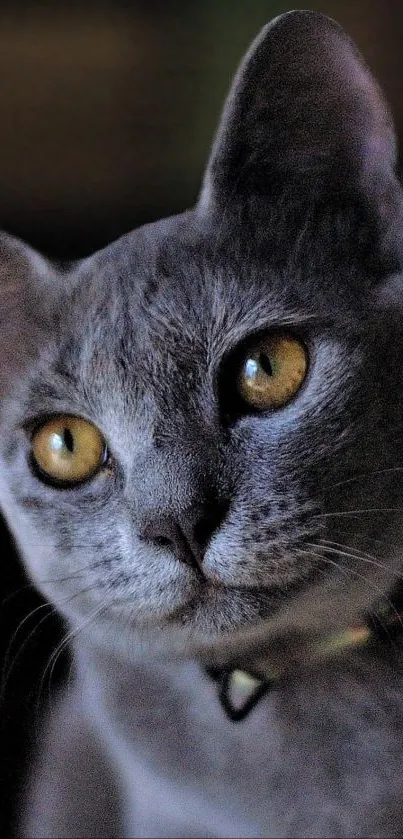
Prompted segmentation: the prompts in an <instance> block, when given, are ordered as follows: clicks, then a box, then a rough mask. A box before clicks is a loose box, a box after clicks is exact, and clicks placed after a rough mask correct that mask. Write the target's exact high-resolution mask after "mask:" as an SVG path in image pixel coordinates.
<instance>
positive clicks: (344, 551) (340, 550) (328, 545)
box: [307, 539, 403, 580]
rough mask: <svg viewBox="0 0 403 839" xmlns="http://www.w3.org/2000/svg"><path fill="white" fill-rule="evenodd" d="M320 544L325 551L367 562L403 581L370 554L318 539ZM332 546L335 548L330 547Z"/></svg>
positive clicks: (402, 576) (399, 575)
mask: <svg viewBox="0 0 403 839" xmlns="http://www.w3.org/2000/svg"><path fill="white" fill-rule="evenodd" d="M320 542H321V543H322V544H323V545H324V546H326V550H329V551H332V552H334V553H339V554H342V555H343V556H347V557H350V558H351V559H360V560H362V562H367V563H368V565H374V566H375V567H376V568H381V569H382V570H383V571H388V572H389V573H392V574H393V576H394V577H397V579H399V580H402V579H403V574H400V573H399V572H398V571H395V570H394V569H392V568H388V566H387V565H385V564H384V563H383V562H379V560H378V559H377V557H374V556H372V555H371V554H367V553H363V552H362V551H360V550H359V549H357V548H354V547H351V545H343V544H342V543H341V542H332V541H330V540H328V539H320ZM307 544H310V543H307ZM332 545H334V546H336V547H331V546H332ZM348 551H355V553H348Z"/></svg>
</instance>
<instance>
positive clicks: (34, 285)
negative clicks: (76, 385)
mask: <svg viewBox="0 0 403 839" xmlns="http://www.w3.org/2000/svg"><path fill="white" fill-rule="evenodd" d="M56 273H57V272H56V270H55V269H54V268H53V267H52V265H51V264H50V263H49V262H48V261H47V260H46V259H45V258H44V257H42V256H41V255H40V254H39V253H37V252H36V251H35V250H33V249H32V248H30V247H29V246H28V245H26V244H25V243H24V242H22V241H20V240H19V239H16V238H14V237H13V236H9V235H7V234H6V233H2V232H0V402H1V399H2V398H4V397H5V396H6V395H7V394H8V393H9V391H10V390H12V388H13V387H14V386H15V384H16V382H17V381H18V378H19V376H20V375H21V374H22V373H23V372H24V370H25V369H26V368H27V366H28V365H29V364H30V363H32V361H33V359H34V358H35V357H36V356H37V354H38V352H39V351H40V347H41V344H42V343H43V340H44V336H47V337H48V336H49V332H50V323H51V321H52V314H53V308H54V304H55V301H56V296H57V294H58V293H59V287H60V283H56V282H55V279H56Z"/></svg>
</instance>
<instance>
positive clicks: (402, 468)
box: [324, 466, 403, 490]
mask: <svg viewBox="0 0 403 839" xmlns="http://www.w3.org/2000/svg"><path fill="white" fill-rule="evenodd" d="M389 472H403V466H391V467H387V468H385V469H371V470H370V471H369V472H361V474H359V475H353V476H352V477H350V478H346V479H345V480H343V481H337V482H336V483H332V484H330V483H329V484H325V485H324V489H325V490H326V489H329V488H331V489H336V487H342V486H346V485H347V484H350V483H353V481H364V480H367V479H368V478H372V477H377V476H378V475H386V474H388V473H389Z"/></svg>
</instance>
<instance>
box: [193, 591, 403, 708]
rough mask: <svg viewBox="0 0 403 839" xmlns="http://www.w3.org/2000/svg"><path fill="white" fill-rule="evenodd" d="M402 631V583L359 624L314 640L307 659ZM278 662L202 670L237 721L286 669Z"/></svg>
mask: <svg viewBox="0 0 403 839" xmlns="http://www.w3.org/2000/svg"><path fill="white" fill-rule="evenodd" d="M402 634H403V586H399V588H398V590H396V592H395V593H394V595H393V596H391V598H390V599H389V600H388V601H386V604H384V603H383V604H382V605H381V606H380V607H379V608H377V610H376V612H375V611H374V612H373V613H370V614H369V615H367V616H366V617H365V619H364V621H363V623H362V624H357V625H356V626H351V627H349V628H347V629H344V630H341V631H338V632H334V633H331V634H330V635H328V636H325V637H324V638H321V639H319V640H315V641H314V642H313V643H312V645H311V646H310V649H309V661H310V662H312V663H318V662H320V661H322V660H329V659H331V658H333V657H334V656H337V655H340V654H342V653H343V652H344V651H347V650H354V649H357V648H360V647H364V646H369V644H370V643H380V642H383V643H389V644H391V643H394V642H395V641H396V640H397V638H398V637H399V636H401V635H402ZM287 669H288V668H287V667H286V666H284V667H282V666H281V665H278V664H277V665H276V666H275V667H273V666H272V665H269V666H267V665H265V663H264V662H263V663H262V662H259V663H258V665H257V666H252V667H251V668H250V669H249V668H248V669H243V668H242V669H240V668H238V667H234V668H231V667H229V668H220V667H206V668H205V671H206V672H207V674H208V675H209V676H210V678H212V679H213V680H214V682H215V683H216V685H217V691H218V699H219V701H220V703H221V705H222V707H223V709H224V711H225V713H226V715H227V717H228V718H229V719H230V720H232V722H240V721H241V720H243V719H245V717H247V716H248V714H249V713H250V712H251V711H252V710H253V708H255V707H256V705H257V704H258V702H260V700H261V699H262V698H263V696H265V695H266V694H267V693H270V691H272V690H273V689H274V688H275V687H276V686H277V684H278V683H279V682H280V680H281V678H282V676H284V675H285V673H286V672H287Z"/></svg>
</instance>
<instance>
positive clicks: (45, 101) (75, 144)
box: [0, 0, 403, 837]
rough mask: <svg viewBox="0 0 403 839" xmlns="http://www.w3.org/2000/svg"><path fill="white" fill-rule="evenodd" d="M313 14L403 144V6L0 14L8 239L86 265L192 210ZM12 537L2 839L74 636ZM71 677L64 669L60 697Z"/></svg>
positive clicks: (169, 5)
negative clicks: (237, 82)
mask: <svg viewBox="0 0 403 839" xmlns="http://www.w3.org/2000/svg"><path fill="white" fill-rule="evenodd" d="M306 7H309V8H313V9H318V10H321V11H324V12H326V13H328V14H330V15H331V16H333V17H334V18H336V19H337V20H338V21H339V22H340V23H341V24H342V25H343V26H344V27H345V29H346V30H347V31H348V32H349V34H350V35H351V37H352V38H353V39H354V40H355V41H356V42H357V44H358V46H359V48H360V49H361V51H362V52H363V54H364V56H365V57H366V59H367V61H368V63H369V65H370V66H371V68H372V70H373V72H374V74H375V75H376V76H377V78H378V80H379V81H380V83H381V85H382V87H383V89H384V91H385V92H386V96H387V98H388V100H389V102H390V105H391V108H392V111H393V113H394V116H395V120H396V126H397V133H398V137H399V138H400V140H401V141H402V137H403V83H402V75H403V51H402V44H403V3H402V2H401V0H388V2H385V0H354V2H351V0H322V2H320V3H317V2H314V0H305V2H302V3H298V2H295V0H289V2H288V3H285V2H282V1H281V2H280V1H279V2H271V0H172V1H171V0H165V2H164V0H153V2H152V3H150V2H149V0H146V1H145V2H142V0H138V2H137V0H133V1H132V2H120V0H110V2H106V1H105V2H102V0H99V2H85V0H80V2H74V0H65V1H64V0H53V2H50V0H49V2H48V3H42V2H16V1H15V0H14V2H11V0H10V2H5V0H2V2H1V5H0V227H2V228H4V229H6V230H7V231H9V232H11V233H13V234H15V235H17V236H20V237H22V238H23V239H26V240H27V241H28V242H29V243H30V244H32V245H33V246H34V247H36V248H38V249H39V250H42V251H43V252H45V253H46V254H48V255H50V256H51V257H54V258H55V259H74V258H77V257H80V256H84V255H86V254H88V253H90V252H91V251H93V250H95V249H97V248H99V247H102V246H103V245H105V244H106V243H107V242H109V241H110V240H112V239H114V238H116V237H118V236H119V235H121V234H122V233H125V232H127V231H128V230H130V229H131V228H133V227H135V226H137V225H139V224H141V223H144V222H147V221H151V220H153V219H156V218H159V217H161V216H163V215H169V214H172V213H175V212H178V211H180V210H182V209H184V208H185V207H186V206H189V205H191V204H192V203H193V202H194V201H195V198H196V196H197V192H198V189H199V184H200V179H201V176H202V172H203V167H204V163H205V160H206V156H207V154H208V150H209V145H210V142H211V139H212V135H213V132H214V130H215V126H216V122H217V119H218V116H219V113H220V109H221V105H222V101H223V98H224V96H225V94H226V91H227V89H228V85H229V83H230V80H231V77H232V75H233V73H234V71H235V69H236V66H237V64H238V62H239V60H240V58H241V56H242V54H243V52H244V51H245V49H246V48H247V47H248V45H249V43H250V41H251V40H252V38H253V37H254V36H255V35H256V34H257V32H258V31H259V29H260V28H261V27H262V26H263V24H265V23H266V22H267V21H268V20H269V19H270V18H272V17H274V16H275V15H278V14H280V13H281V12H284V11H287V10H288V9H290V8H306ZM402 142H403V141H402ZM0 528H1V529H0V539H1V561H2V570H3V573H2V581H1V583H0V586H1V589H0V603H1V606H0V663H1V667H0V677H2V678H1V700H0V701H1V705H0V835H1V836H2V837H9V836H10V837H11V836H14V835H16V831H15V819H16V815H17V813H18V809H19V803H18V801H19V797H18V796H19V789H20V786H21V779H22V778H23V777H24V772H25V768H24V767H25V763H26V760H27V754H29V749H30V748H31V747H32V742H33V738H32V732H33V731H34V724H35V721H36V719H37V709H38V698H39V696H42V698H45V701H46V697H47V693H48V687H49V672H48V674H47V677H46V678H45V680H44V684H43V685H42V686H41V679H42V676H43V673H44V670H45V667H46V664H47V662H48V661H49V657H50V656H51V654H52V652H53V650H54V649H55V648H56V646H57V644H58V641H59V640H60V637H61V627H60V626H59V624H58V622H57V620H56V619H55V618H54V616H53V615H52V613H51V611H50V610H49V609H48V608H47V607H46V606H45V607H44V608H42V603H41V600H40V598H39V597H38V596H37V595H36V594H35V593H34V592H33V590H32V589H31V588H30V587H29V585H28V581H27V580H26V579H25V577H24V574H23V572H22V570H21V568H20V566H19V564H18V559H17V558H16V556H15V552H14V550H13V546H12V542H11V540H10V537H9V535H8V533H7V531H6V528H5V527H4V524H0ZM38 607H39V610H38ZM35 609H37V610H38V611H36V612H35V613H32V612H33V610H35ZM65 670H66V658H65V657H64V656H62V657H61V658H60V659H59V661H58V663H57V665H56V667H55V670H54V673H53V679H52V684H54V685H56V684H57V682H58V680H60V679H61V678H62V677H63V673H64V672H65Z"/></svg>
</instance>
